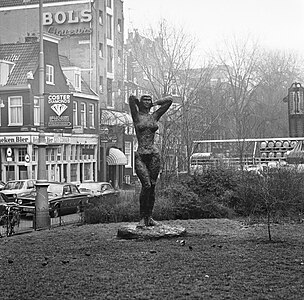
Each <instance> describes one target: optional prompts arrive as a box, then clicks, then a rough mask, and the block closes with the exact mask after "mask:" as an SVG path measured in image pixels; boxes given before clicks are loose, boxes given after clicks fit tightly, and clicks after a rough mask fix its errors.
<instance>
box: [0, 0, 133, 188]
mask: <svg viewBox="0 0 304 300" xmlns="http://www.w3.org/2000/svg"><path fill="white" fill-rule="evenodd" d="M42 11H43V17H42V22H43V31H44V32H45V33H48V34H51V35H53V36H57V37H58V38H60V41H59V43H58V49H59V55H60V56H62V57H65V58H66V59H67V60H68V61H69V63H70V65H63V71H64V73H65V75H66V77H67V78H68V79H69V81H70V83H71V84H72V85H73V86H74V88H75V89H76V90H75V91H74V93H73V97H74V99H76V98H77V99H81V97H82V95H81V92H80V93H79V91H78V90H77V89H78V82H77V76H76V75H77V74H78V78H80V77H79V76H80V75H81V77H82V78H83V80H84V82H86V83H87V84H88V88H89V89H90V90H91V91H93V93H94V95H91V98H92V96H93V98H94V100H95V98H96V97H97V98H98V101H97V107H96V108H95V110H94V112H92V108H93V106H89V104H88V103H86V101H88V99H90V97H89V98H88V97H87V98H86V100H85V101H81V100H79V101H78V102H77V101H75V104H74V107H73V113H74V125H73V128H72V130H71V134H72V136H73V137H74V136H75V135H76V134H83V128H84V124H82V122H83V121H82V120H81V119H80V118H81V116H82V115H84V114H86V113H89V114H91V115H94V116H95V114H96V122H97V125H96V127H94V128H93V127H92V126H87V127H86V131H87V134H93V133H92V132H94V131H95V130H97V132H98V142H97V145H98V146H97V147H98V151H97V150H96V151H97V155H98V157H96V158H95V159H96V164H97V166H96V173H97V174H96V176H97V177H96V180H103V181H109V180H111V181H115V182H116V183H117V186H119V185H121V184H122V183H123V181H124V178H125V167H124V166H125V165H126V166H128V165H129V162H126V160H127V157H126V155H125V153H124V151H125V141H124V140H125V138H126V139H128V135H126V134H125V133H126V132H129V131H128V129H126V128H125V127H126V126H127V125H125V124H119V125H117V122H116V121H115V120H116V118H114V119H113V120H112V121H113V122H112V123H109V122H106V123H103V120H104V118H102V116H103V115H104V114H107V112H113V114H114V115H115V116H117V115H118V118H121V117H124V114H125V102H124V92H123V45H124V37H123V26H124V19H123V2H122V1H121V0H99V1H92V0H58V1H54V0H44V1H43V9H42ZM38 16H39V0H32V1H23V0H13V1H2V3H1V4H0V28H2V31H1V33H0V44H6V43H16V42H19V43H23V42H24V39H25V37H27V38H31V37H35V36H38V35H39V18H38ZM94 100H93V101H94ZM76 102H77V103H78V104H76ZM84 103H86V105H87V106H88V108H87V109H88V111H87V112H84ZM90 109H91V110H90ZM104 111H105V112H104ZM77 113H78V114H79V118H77V117H76V116H77ZM117 126H118V127H117ZM119 126H123V127H124V129H123V130H120V128H119ZM113 127H117V128H116V129H115V130H114V131H115V132H116V133H117V134H118V136H117V138H116V139H115V143H113V139H105V135H104V132H105V131H106V132H111V131H113ZM93 135H94V134H93ZM88 138H90V136H88ZM95 138H96V137H94V139H95ZM79 144H80V143H79ZM110 148H117V149H119V151H120V152H117V151H110ZM63 150H64V149H63ZM71 151H72V150H71ZM73 151H74V150H73ZM75 151H76V152H75V153H80V152H77V150H75ZM94 151H95V150H94ZM112 152H113V153H114V152H115V153H116V154H115V155H116V156H117V155H118V156H119V157H117V159H111V158H109V157H108V156H109V155H110V156H111V155H112V156H113V155H114V154H112ZM110 153H111V154H110ZM75 155H76V156H75V157H77V155H78V157H79V155H80V154H75ZM112 158H113V157H112ZM108 161H109V162H110V163H109V162H108ZM111 163H114V164H115V163H118V165H114V166H113V165H111ZM117 166H118V167H117ZM112 169H115V170H116V171H112ZM94 170H95V169H94ZM60 172H61V171H60ZM83 172H84V171H83ZM64 173H65V172H64ZM94 176H95V175H94ZM94 179H95V178H94Z"/></svg>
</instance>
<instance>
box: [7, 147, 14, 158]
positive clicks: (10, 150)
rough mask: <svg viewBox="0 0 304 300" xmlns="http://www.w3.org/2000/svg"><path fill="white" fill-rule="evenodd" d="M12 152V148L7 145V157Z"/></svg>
mask: <svg viewBox="0 0 304 300" xmlns="http://www.w3.org/2000/svg"><path fill="white" fill-rule="evenodd" d="M12 154H13V152H12V148H10V147H8V148H7V149H6V156H7V157H10V156H12Z"/></svg>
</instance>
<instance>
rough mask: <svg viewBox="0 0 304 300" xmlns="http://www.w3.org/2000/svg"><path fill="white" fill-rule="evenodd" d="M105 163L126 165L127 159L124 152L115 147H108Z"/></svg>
mask: <svg viewBox="0 0 304 300" xmlns="http://www.w3.org/2000/svg"><path fill="white" fill-rule="evenodd" d="M107 163H108V165H109V166H117V165H126V164H127V163H128V159H127V157H126V156H125V154H124V153H123V152H122V151H120V150H119V149H117V148H110V150H109V155H108V156H107Z"/></svg>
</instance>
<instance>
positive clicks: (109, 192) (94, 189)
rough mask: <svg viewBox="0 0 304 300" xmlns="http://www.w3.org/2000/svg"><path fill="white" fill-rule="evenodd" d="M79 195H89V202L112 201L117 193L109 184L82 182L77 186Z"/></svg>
mask: <svg viewBox="0 0 304 300" xmlns="http://www.w3.org/2000/svg"><path fill="white" fill-rule="evenodd" d="M78 189H79V191H80V193H90V194H91V197H92V198H91V201H90V200H89V202H92V200H93V199H96V200H110V201H111V200H114V199H116V198H117V196H118V194H119V192H118V191H116V190H115V189H114V188H113V186H112V185H111V183H109V182H83V183H80V184H79V186H78Z"/></svg>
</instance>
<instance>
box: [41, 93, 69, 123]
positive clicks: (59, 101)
mask: <svg viewBox="0 0 304 300" xmlns="http://www.w3.org/2000/svg"><path fill="white" fill-rule="evenodd" d="M45 103H46V110H45V112H46V126H47V127H48V128H58V129H63V128H72V127H73V100H72V95H71V94H48V95H47V96H46V101H45Z"/></svg>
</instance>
